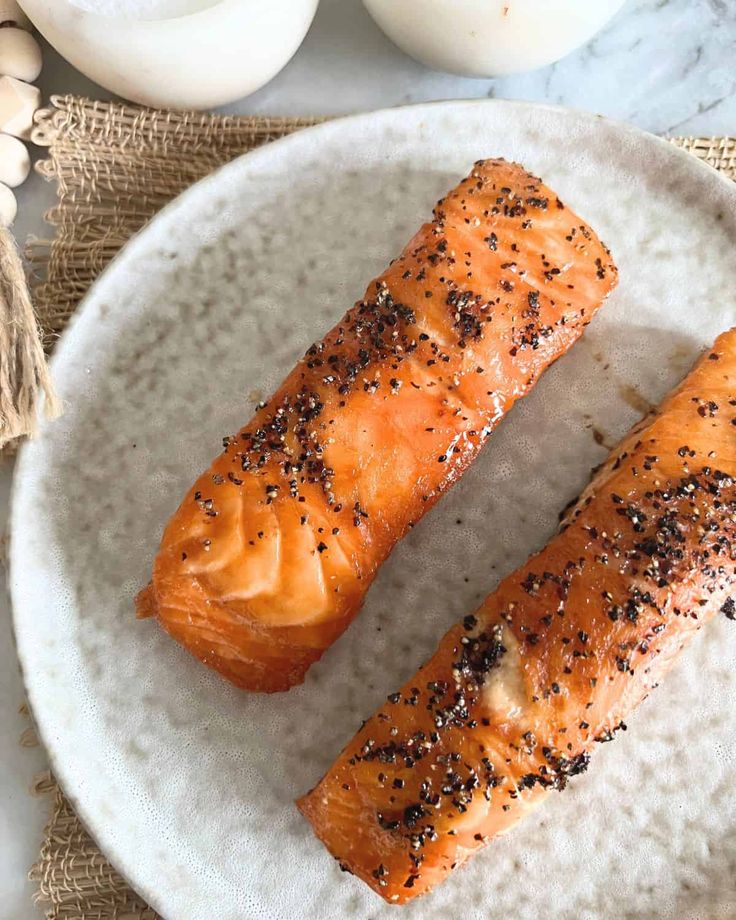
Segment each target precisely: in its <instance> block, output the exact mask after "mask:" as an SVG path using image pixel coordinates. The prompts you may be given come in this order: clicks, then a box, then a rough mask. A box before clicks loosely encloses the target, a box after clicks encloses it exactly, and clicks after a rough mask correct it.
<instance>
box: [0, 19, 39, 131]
mask: <svg viewBox="0 0 736 920" xmlns="http://www.w3.org/2000/svg"><path fill="white" fill-rule="evenodd" d="M0 31H2V30H0ZM40 105H41V90H40V89H39V88H38V87H37V86H31V85H30V84H29V83H23V82H22V81H21V80H16V79H15V77H0V131H2V132H4V133H5V134H12V135H13V137H20V138H21V139H22V140H25V141H27V140H28V139H29V138H30V136H31V128H32V127H33V113H34V112H35V111H36V109H37V108H39V106H40Z"/></svg>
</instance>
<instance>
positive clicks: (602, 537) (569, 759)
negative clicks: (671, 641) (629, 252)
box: [350, 358, 736, 887]
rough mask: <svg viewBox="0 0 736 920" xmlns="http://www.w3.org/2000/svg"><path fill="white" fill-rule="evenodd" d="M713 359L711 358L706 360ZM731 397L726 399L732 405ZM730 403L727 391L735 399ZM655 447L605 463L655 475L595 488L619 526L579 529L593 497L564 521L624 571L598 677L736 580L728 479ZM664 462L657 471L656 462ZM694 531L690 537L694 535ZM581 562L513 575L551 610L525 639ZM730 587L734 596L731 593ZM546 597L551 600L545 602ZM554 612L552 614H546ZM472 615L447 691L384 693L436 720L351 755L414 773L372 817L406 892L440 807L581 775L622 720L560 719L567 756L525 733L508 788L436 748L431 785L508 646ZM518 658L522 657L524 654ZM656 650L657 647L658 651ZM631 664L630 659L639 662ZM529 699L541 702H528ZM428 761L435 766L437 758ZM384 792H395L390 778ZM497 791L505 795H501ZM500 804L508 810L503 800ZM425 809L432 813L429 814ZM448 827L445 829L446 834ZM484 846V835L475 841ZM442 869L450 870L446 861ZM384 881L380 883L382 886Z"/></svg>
mask: <svg viewBox="0 0 736 920" xmlns="http://www.w3.org/2000/svg"><path fill="white" fill-rule="evenodd" d="M710 360H713V358H710ZM692 401H693V402H694V403H696V404H697V405H698V406H702V405H704V406H706V407H707V411H706V414H705V415H704V414H703V413H702V412H698V415H699V416H700V417H701V418H711V417H714V416H715V415H716V413H717V411H718V405H717V404H716V403H715V401H713V400H710V399H709V400H702V399H698V400H695V399H694V400H692ZM730 402H731V400H729V403H730ZM733 405H736V398H734V399H733ZM663 451H664V448H663V447H662V446H660V445H659V444H658V443H657V440H656V439H655V438H650V439H648V440H645V441H642V440H639V441H637V442H636V443H635V444H634V445H633V448H632V449H631V450H630V451H622V452H620V453H619V454H618V455H617V457H616V459H615V461H614V462H613V463H610V464H609V469H610V470H611V471H612V472H615V471H616V470H618V469H621V466H622V464H625V463H627V462H628V463H629V464H630V470H631V473H632V474H633V476H634V478H635V479H636V478H639V477H642V476H644V475H645V474H647V473H651V474H653V475H652V476H651V477H650V478H651V479H652V480H653V481H652V483H651V484H650V483H649V482H648V481H647V482H644V481H642V488H641V491H640V493H637V496H636V497H633V496H632V495H629V496H628V498H626V499H624V497H622V496H621V495H620V494H618V492H616V491H615V488H611V486H610V485H609V484H607V483H606V482H604V483H603V484H602V485H601V489H600V494H601V495H602V501H603V502H609V503H610V506H611V509H612V512H613V518H614V519H616V520H618V521H619V526H618V527H617V528H616V529H614V530H612V532H610V533H609V532H603V531H600V530H599V529H598V528H597V527H595V526H594V525H592V524H588V522H587V518H586V513H585V512H586V509H587V507H588V506H589V504H590V500H588V501H585V502H583V503H581V504H580V505H579V506H578V507H577V508H576V509H575V511H574V512H573V513H572V515H571V517H570V520H569V521H568V524H567V526H570V524H572V523H573V522H577V525H578V526H579V527H580V528H581V529H582V530H583V531H584V532H585V533H586V534H587V536H588V538H589V543H590V545H592V546H593V548H594V550H595V552H594V554H593V558H592V561H593V564H595V565H598V566H603V567H604V568H607V567H609V566H615V567H616V568H617V570H618V571H619V572H620V573H621V574H625V575H626V576H627V579H626V582H627V586H626V589H625V593H622V594H618V595H614V594H613V593H612V592H610V591H604V592H603V593H602V595H601V609H602V611H603V612H604V614H605V616H606V617H607V619H608V620H609V621H612V622H614V623H616V624H619V623H620V626H618V625H617V629H618V630H619V633H620V634H619V637H618V638H619V640H620V641H617V642H614V643H612V645H611V650H610V653H611V656H612V661H611V662H609V663H606V662H605V660H601V659H600V658H599V657H597V658H596V667H597V668H598V669H599V671H600V673H601V676H602V677H605V675H606V673H607V672H610V671H611V670H612V669H613V668H615V670H616V671H617V672H620V673H623V674H625V675H627V676H628V677H633V675H634V673H635V671H636V668H637V667H639V666H640V665H639V664H638V661H642V662H643V664H641V666H643V667H646V660H647V655H648V654H649V653H650V643H654V642H656V637H657V636H659V635H660V634H661V633H662V632H664V631H665V630H666V628H667V625H668V623H669V622H671V620H672V619H673V618H677V617H688V618H691V619H694V620H697V619H698V616H699V613H698V609H697V608H698V607H699V606H705V605H707V604H708V603H712V601H710V598H712V597H714V596H715V597H723V595H724V593H725V592H730V591H731V590H732V588H733V587H734V585H735V583H736V568H735V565H734V564H735V562H736V480H735V479H734V477H732V476H731V475H730V474H728V473H726V472H724V471H722V470H720V469H718V468H717V467H714V466H712V465H710V464H708V463H705V464H702V465H701V464H693V462H692V461H693V460H694V459H695V458H696V457H697V451H695V450H693V449H692V448H690V447H688V446H687V445H681V446H679V447H676V448H672V447H671V446H670V447H668V454H667V457H663V456H660V454H662V452H663ZM675 458H677V460H678V461H679V462H680V464H681V475H680V476H679V477H672V478H670V479H667V480H665V481H661V480H660V478H659V470H660V467H661V468H671V467H670V464H669V462H670V461H672V462H673V463H674V464H675V466H676V463H677V461H676V460H675ZM665 464H666V466H664V465H665ZM693 533H695V534H696V535H697V538H696V539H693ZM588 564H589V563H586V560H584V559H582V558H581V559H577V560H572V559H571V560H568V561H567V562H566V563H564V564H561V568H560V570H559V571H542V572H539V573H535V572H534V571H531V570H528V571H526V572H525V574H524V575H523V576H520V577H519V582H518V584H519V587H520V588H521V590H522V592H524V594H526V595H528V596H529V597H530V598H535V599H540V606H541V607H542V609H545V610H546V611H548V612H545V613H542V614H541V615H540V616H539V620H538V625H537V626H536V627H532V629H533V630H534V631H530V628H529V627H521V633H522V639H523V640H525V641H526V642H527V643H528V644H529V645H536V644H537V642H538V641H539V639H540V637H542V636H543V635H544V631H545V630H546V629H549V628H550V626H551V625H552V623H553V622H554V620H555V618H556V617H560V618H561V619H563V620H564V617H565V613H566V611H565V603H566V601H567V599H568V596H569V593H570V588H571V585H572V581H573V579H574V578H575V577H577V576H578V575H581V574H583V573H584V572H585V570H586V566H587V565H588ZM693 569H695V570H698V571H699V572H701V573H702V575H703V577H704V581H703V584H702V592H701V593H702V597H701V599H700V600H699V601H696V606H695V607H694V608H693V609H688V610H684V609H679V608H678V607H676V606H672V605H671V604H668V603H667V602H666V600H664V597H665V595H666V592H667V589H668V588H669V587H670V585H671V583H672V582H673V581H674V580H676V579H678V578H679V579H682V577H684V576H685V575H686V574H687V572H688V571H691V570H693ZM734 593H736V592H734ZM550 600H551V601H552V603H549V601H550ZM719 603H720V607H719V611H720V612H721V613H722V614H724V615H725V616H726V617H727V618H728V619H730V620H736V600H735V599H734V596H732V595H731V594H730V593H729V594H727V596H726V597H725V600H723V601H722V602H719ZM549 611H553V612H549ZM501 617H502V619H503V620H505V621H506V623H507V624H509V625H510V624H512V623H513V619H514V615H513V614H512V612H511V611H508V612H502V613H501ZM478 624H479V621H478V617H477V616H475V615H469V616H467V617H465V619H464V620H463V623H462V630H461V635H460V637H459V639H458V641H457V643H456V646H455V651H456V654H457V655H458V657H457V659H456V660H455V661H454V662H453V665H452V675H453V679H454V681H455V684H454V686H451V685H450V684H448V683H447V682H444V681H437V680H435V681H431V682H428V683H427V685H426V688H423V689H420V688H419V687H412V688H411V690H410V693H409V694H408V695H404V696H403V697H402V694H401V693H393V694H391V695H389V697H388V698H387V703H388V704H389V705H388V713H390V711H391V709H392V708H393V707H395V706H397V705H400V704H401V705H410V706H414V707H416V706H418V707H420V708H421V707H426V708H427V709H429V710H430V711H431V712H432V714H433V716H434V719H435V728H436V731H435V732H433V733H431V734H430V735H429V737H428V736H427V734H426V733H425V732H421V731H420V732H417V733H416V734H414V735H412V736H410V737H409V738H397V739H396V740H392V742H391V743H390V744H389V745H384V746H380V745H379V746H376V745H375V743H374V742H372V741H371V739H370V738H366V739H365V741H364V743H363V746H362V748H361V750H360V752H359V753H358V754H356V755H355V757H354V758H352V759H351V760H350V763H351V764H356V763H358V762H367V763H371V762H378V763H380V764H394V763H396V762H397V759H399V758H400V759H402V761H403V763H402V766H404V767H405V768H409V769H412V770H420V771H422V782H421V784H420V787H419V788H420V793H419V796H418V799H419V801H418V802H416V803H411V804H410V805H408V806H404V808H403V811H401V810H399V811H395V812H392V811H390V810H384V811H382V812H379V813H378V814H377V815H376V820H377V823H378V825H379V827H380V828H381V829H382V830H383V831H384V832H386V833H389V834H391V835H392V836H393V837H398V838H401V839H403V840H404V841H405V845H406V846H407V848H408V858H409V860H410V863H411V866H412V868H411V871H410V873H409V875H408V876H407V878H406V880H405V881H404V882H403V885H404V887H413V885H414V884H415V882H416V881H417V880H418V879H420V878H421V865H422V862H423V860H424V850H425V848H426V847H427V845H428V844H429V843H431V842H434V841H435V840H436V839H437V830H436V823H437V818H438V817H440V816H442V815H443V814H444V813H445V812H446V811H447V810H448V809H453V810H454V811H456V812H457V813H462V812H463V811H464V810H466V809H467V807H468V805H469V803H470V802H471V801H472V799H473V796H474V795H475V794H478V792H482V794H483V795H485V796H486V798H490V795H491V790H493V789H495V788H496V787H498V786H503V787H504V789H505V794H506V795H508V796H509V798H511V799H517V798H518V797H519V796H520V794H521V793H522V792H523V791H524V790H532V789H534V788H535V787H540V788H541V789H543V790H547V789H556V790H562V789H564V788H565V787H566V785H567V783H568V780H569V779H570V778H571V777H573V776H576V775H578V774H580V773H582V772H584V771H585V770H586V769H587V767H588V764H589V762H590V752H589V750H588V746H589V744H590V743H591V742H598V743H605V742H608V741H611V740H613V738H614V736H615V735H616V733H617V732H618V731H626V728H627V726H626V724H625V722H623V721H618V722H617V723H616V724H612V725H610V726H609V727H607V728H603V729H602V730H598V731H597V732H596V733H593V731H592V728H591V725H590V723H589V722H587V721H586V720H585V719H583V720H580V719H579V717H578V719H575V720H574V722H575V723H577V724H576V725H573V724H571V725H569V726H566V725H563V726H560V727H558V728H557V730H556V731H557V733H558V734H561V735H562V734H565V733H566V732H567V731H568V728H570V729H573V728H574V727H576V728H577V730H578V731H579V732H581V733H583V734H584V743H585V748H584V749H581V750H578V751H577V752H573V750H572V748H573V745H572V744H571V743H569V742H568V743H567V745H566V749H565V750H562V751H561V750H559V749H558V748H555V747H552V746H549V745H543V746H541V747H540V746H539V745H538V743H537V741H536V739H535V738H534V736H533V734H532V733H531V732H530V731H526V732H524V733H523V734H522V736H521V739H520V742H519V744H518V745H517V744H514V745H513V747H514V748H515V749H516V750H518V751H523V752H524V753H525V754H527V755H529V756H531V755H535V752H536V756H537V757H539V755H540V754H541V760H537V765H536V768H535V769H534V770H530V771H528V772H526V773H524V774H523V775H522V776H521V777H520V779H519V780H518V782H517V783H513V782H511V783H509V782H508V779H509V777H508V775H505V774H504V770H503V767H501V766H500V765H496V764H494V763H493V762H492V761H491V760H490V758H487V757H486V758H484V760H483V764H484V768H485V770H484V772H483V773H481V774H479V772H478V771H477V770H476V769H475V768H474V767H473V766H472V765H471V764H469V763H468V762H467V760H466V759H465V758H464V757H463V756H462V755H461V754H460V753H459V752H455V751H449V752H448V753H445V754H442V755H440V756H441V757H442V758H443V760H442V763H443V764H446V766H447V771H446V773H443V774H442V777H443V785H441V786H440V787H439V788H437V783H436V781H435V780H436V777H435V776H434V775H433V774H432V773H431V772H430V771H429V770H427V769H426V768H425V766H424V764H426V763H430V764H431V763H432V762H433V749H434V748H435V746H436V745H437V744H438V743H439V742H440V740H441V738H442V735H443V733H445V732H446V731H451V730H452V729H461V730H463V731H467V730H471V731H472V730H473V729H475V728H478V727H479V723H478V721H477V720H476V719H475V718H474V715H473V710H474V708H475V706H476V704H477V692H478V690H479V689H480V688H482V686H483V683H484V681H485V679H486V676H487V675H488V673H489V672H491V671H492V670H493V669H495V668H497V667H498V666H499V664H500V661H501V659H502V657H503V655H504V654H505V653H506V648H505V647H504V646H503V634H502V631H501V630H500V629H499V628H498V627H495V628H492V629H489V628H486V629H483V630H481V632H479V633H478V634H477V635H476V634H475V631H476V630H477V628H478ZM589 639H590V636H589V635H588V633H587V632H586V631H585V630H582V629H577V630H575V629H573V628H571V630H570V634H569V635H562V636H561V642H562V643H563V645H565V646H566V647H568V653H569V654H568V656H567V657H566V659H565V660H566V662H567V663H566V664H565V665H564V667H563V669H562V672H561V673H560V675H559V678H558V679H557V680H553V681H551V683H550V687H549V688H548V689H546V690H544V691H543V692H542V694H541V696H545V697H549V695H550V694H554V693H560V684H562V685H563V686H564V682H565V681H566V679H567V677H568V675H574V669H575V667H576V663H577V662H578V661H579V660H581V659H583V660H584V659H586V658H587V657H588V655H589V653H588V651H587V645H588V642H589ZM522 654H523V652H522ZM655 654H656V649H655ZM637 659H638V660H637ZM599 680H600V678H594V679H591V680H590V689H591V701H589V702H588V704H587V708H590V707H591V706H592V705H593V696H594V694H595V691H596V688H597V687H598V685H599ZM535 699H539V697H536V698H535ZM388 713H387V712H381V713H379V715H378V718H379V720H381V721H384V720H385V721H391V716H390V714H388ZM488 724H489V723H488V720H487V719H485V720H481V721H480V725H481V726H487V725H488ZM439 760H440V758H439V757H436V758H435V760H434V762H435V763H437V762H439ZM389 779H390V777H388V776H387V775H386V774H385V773H383V772H381V771H380V770H379V771H378V773H377V781H378V783H379V784H381V783H382V782H384V781H385V782H388V781H389ZM393 788H403V780H402V785H401V787H397V786H396V785H395V784H394V785H393ZM502 791H503V790H502ZM502 807H503V809H504V810H507V809H508V807H509V806H508V805H503V806H502ZM432 816H435V817H434V819H433V818H432ZM449 833H452V831H450V832H449ZM474 839H476V840H478V841H479V842H483V838H482V836H481V835H478V834H476V835H475V838H474ZM445 868H446V869H447V868H451V867H445ZM387 875H388V869H387V867H386V866H384V865H383V864H380V865H379V866H378V867H376V869H374V871H373V878H374V879H376V880H378V884H379V886H380V887H384V886H385V885H386V884H387V883H386V882H385V879H386V876H387ZM380 880H383V885H381V881H380Z"/></svg>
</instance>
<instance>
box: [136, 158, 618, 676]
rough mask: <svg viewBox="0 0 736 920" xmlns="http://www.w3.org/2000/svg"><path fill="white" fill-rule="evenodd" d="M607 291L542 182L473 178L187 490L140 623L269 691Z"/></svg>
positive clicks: (609, 279)
mask: <svg viewBox="0 0 736 920" xmlns="http://www.w3.org/2000/svg"><path fill="white" fill-rule="evenodd" d="M615 284H616V268H615V266H614V264H613V263H612V261H611V258H610V256H609V254H608V251H607V250H606V248H605V246H604V245H603V244H602V243H601V242H600V240H599V239H598V238H597V237H596V236H595V234H594V233H593V231H592V230H591V229H590V228H589V227H588V226H587V225H586V224H585V223H584V222H583V221H582V220H581V219H580V218H579V217H577V216H576V215H575V214H573V213H572V212H571V211H570V210H569V209H568V208H566V207H565V206H564V205H563V204H562V202H561V201H560V200H559V199H558V198H557V196H556V195H555V194H554V192H552V191H551V190H550V189H549V188H547V187H546V186H545V185H543V184H542V182H541V180H539V179H537V178H535V177H534V176H531V175H530V174H529V173H527V172H526V171H525V170H524V169H522V168H521V167H520V166H518V165H516V164H513V163H507V162H505V161H503V160H487V161H481V162H479V163H477V164H476V165H475V167H474V169H473V171H472V173H471V174H470V176H468V178H466V179H465V180H464V181H463V182H461V183H460V185H459V186H458V187H457V188H456V189H454V190H453V191H452V192H450V193H449V194H448V195H447V197H446V198H445V199H444V200H442V201H440V202H439V203H438V204H437V206H436V208H435V210H434V219H433V220H432V222H431V223H428V224H425V225H424V226H423V227H422V228H421V229H420V230H419V232H418V233H417V234H416V236H415V237H414V238H413V239H412V240H411V241H410V242H409V244H408V245H407V247H406V248H405V249H404V251H403V253H402V254H401V255H400V256H399V258H398V259H396V260H395V261H394V262H393V263H392V264H391V266H390V267H389V268H388V269H387V270H386V271H385V272H384V273H383V274H382V275H381V276H380V277H379V278H377V279H376V280H375V281H373V282H372V283H371V284H370V285H369V287H368V290H367V292H366V295H365V298H364V299H363V300H361V301H359V302H358V303H357V304H356V305H355V306H354V307H353V308H352V309H351V310H349V311H348V313H347V314H346V315H345V316H344V317H343V319H342V320H341V321H340V322H339V323H338V324H337V325H336V326H335V327H334V329H332V330H331V331H330V332H328V334H327V335H326V336H325V337H324V339H322V341H321V342H317V343H316V344H315V345H312V347H311V348H309V349H308V351H307V353H306V355H305V356H304V358H303V359H302V360H301V361H300V362H299V363H298V364H297V366H296V367H295V368H294V370H293V371H292V372H291V373H290V374H289V376H288V377H287V378H286V380H285V381H284V382H283V384H282V385H281V387H280V388H279V389H278V391H277V392H276V393H275V394H274V395H273V396H272V397H271V399H270V400H269V401H268V402H267V403H264V404H262V405H261V406H260V407H259V408H258V410H257V412H256V414H255V416H254V417H253V419H252V420H251V421H250V422H249V424H248V425H247V426H246V427H245V428H243V429H242V430H241V431H240V432H239V433H238V434H236V435H234V436H233V437H228V438H226V439H225V442H224V443H225V449H224V452H223V453H222V454H221V455H220V456H219V457H218V458H217V459H216V460H215V461H214V463H213V464H212V466H211V467H210V468H209V469H208V470H207V471H206V472H205V473H203V474H202V476H200V478H199V479H198V480H197V482H196V483H195V484H194V485H193V486H192V488H191V489H190V491H189V492H188V493H187V495H186V496H185V498H184V500H183V502H182V504H181V506H180V507H179V509H178V511H177V512H176V513H175V514H174V515H173V517H172V518H171V521H170V522H169V524H168V526H167V527H166V530H165V532H164V535H163V539H162V542H161V547H160V550H159V552H158V555H157V557H156V560H155V563H154V567H153V577H152V581H151V584H150V586H149V587H148V588H146V589H145V590H144V591H143V592H142V593H141V594H140V595H139V599H138V613H139V615H140V616H150V615H155V616H156V617H157V619H158V622H159V623H160V624H161V626H163V628H164V629H165V630H166V631H167V632H169V633H170V634H171V635H172V636H173V637H174V638H175V639H176V640H178V641H179V642H180V643H181V644H182V645H184V646H185V647H186V648H187V649H189V651H190V652H192V653H193V654H194V655H196V656H197V657H198V658H199V659H200V660H201V661H203V662H204V663H205V664H207V665H209V666H210V667H212V668H215V669H216V670H217V671H219V672H220V673H221V674H223V675H224V676H225V677H226V678H228V679H229V680H231V681H232V682H233V683H234V684H237V685H238V686H239V687H242V688H245V689H248V690H260V691H276V690H286V689H288V688H289V687H291V686H292V685H294V684H298V683H301V681H302V680H303V679H304V675H305V673H306V671H307V669H308V668H309V666H310V665H311V664H312V663H313V662H314V661H316V660H317V659H318V658H319V657H320V656H321V655H322V653H323V652H324V651H325V649H327V648H328V647H329V646H330V645H331V643H332V642H334V641H335V639H337V637H338V636H339V635H340V634H341V633H342V632H343V630H344V629H345V628H346V627H347V625H348V624H349V623H350V621H351V620H352V618H353V617H354V616H355V614H356V613H357V612H358V610H359V608H360V606H361V604H362V602H363V599H364V597H365V594H366V591H367V590H368V588H369V586H370V584H371V582H372V580H373V578H374V576H375V574H376V572H377V570H378V568H379V566H380V565H381V563H382V562H383V561H384V560H385V559H386V557H387V556H388V555H389V553H390V552H391V550H392V549H393V547H394V546H395V544H396V542H397V541H398V540H399V539H401V537H403V536H404V535H405V534H406V532H407V531H408V530H409V528H410V527H412V526H413V525H414V524H415V523H416V521H418V520H419V518H421V517H422V515H423V514H424V513H425V512H426V511H427V510H428V509H429V508H430V507H431V506H432V505H433V503H434V502H435V501H436V500H437V498H438V497H439V496H440V495H441V494H442V493H443V492H444V491H445V490H446V489H448V488H449V487H450V486H451V485H452V484H453V483H454V482H455V481H456V480H457V479H458V478H459V477H460V475H461V474H462V472H463V471H464V470H465V468H466V467H467V466H468V464H469V463H470V462H471V461H472V460H473V458H474V457H475V456H476V454H477V453H478V451H479V450H480V448H481V446H482V445H483V443H484V441H485V440H486V438H487V437H488V435H489V434H490V432H491V431H493V429H494V428H495V427H496V425H497V424H498V423H499V421H500V420H501V419H502V418H503V417H504V415H505V414H506V413H507V412H508V410H509V409H510V407H511V406H512V405H513V403H514V402H515V400H517V399H518V398H519V397H520V396H523V395H524V394H525V393H527V392H528V391H529V390H530V389H531V387H533V386H534V384H535V383H536V381H537V379H538V378H539V376H540V374H541V373H542V372H543V371H544V369H545V368H546V367H548V366H549V364H551V363H552V362H553V361H554V360H555V359H556V358H558V357H559V356H560V355H561V354H563V353H564V352H565V351H566V350H567V349H568V348H569V347H570V346H571V345H572V344H573V342H575V340H576V339H577V338H578V337H579V336H580V335H581V333H582V331H583V329H584V327H585V326H586V325H587V324H588V323H589V322H590V320H591V319H592V317H593V315H594V314H595V312H596V310H597V309H598V308H599V307H600V306H601V304H602V302H603V300H604V298H605V297H606V296H607V295H608V293H609V292H610V291H611V289H612V288H613V287H614V285H615Z"/></svg>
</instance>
